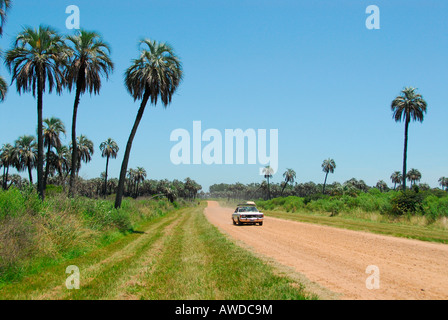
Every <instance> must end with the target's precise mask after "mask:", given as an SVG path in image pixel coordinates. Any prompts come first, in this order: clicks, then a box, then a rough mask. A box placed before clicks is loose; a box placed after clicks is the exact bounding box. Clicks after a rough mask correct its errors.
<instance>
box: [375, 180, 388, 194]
mask: <svg viewBox="0 0 448 320" xmlns="http://www.w3.org/2000/svg"><path fill="white" fill-rule="evenodd" d="M376 188H377V189H378V190H380V191H381V192H384V191H386V190H387V183H386V182H385V181H383V180H380V181H378V182H377V183H376Z"/></svg>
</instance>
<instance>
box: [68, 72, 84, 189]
mask: <svg viewBox="0 0 448 320" xmlns="http://www.w3.org/2000/svg"><path fill="white" fill-rule="evenodd" d="M78 82H79V81H78ZM80 96H81V87H80V85H79V84H78V85H77V86H76V95H75V104H74V105H73V118H72V163H71V170H70V182H69V189H68V194H69V196H70V197H73V196H74V195H75V179H76V176H77V174H76V173H77V168H76V167H77V164H78V145H77V143H76V118H77V116H78V106H79V101H80Z"/></svg>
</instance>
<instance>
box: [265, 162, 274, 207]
mask: <svg viewBox="0 0 448 320" xmlns="http://www.w3.org/2000/svg"><path fill="white" fill-rule="evenodd" d="M262 173H263V175H264V178H265V179H266V181H267V183H268V185H267V189H268V200H270V199H271V188H270V186H269V179H271V178H272V175H273V174H274V169H272V168H271V166H266V167H264V168H263V170H262Z"/></svg>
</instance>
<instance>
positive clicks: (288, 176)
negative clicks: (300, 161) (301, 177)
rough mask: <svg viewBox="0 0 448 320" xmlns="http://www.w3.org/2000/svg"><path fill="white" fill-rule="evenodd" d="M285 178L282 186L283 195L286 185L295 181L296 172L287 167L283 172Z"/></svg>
mask: <svg viewBox="0 0 448 320" xmlns="http://www.w3.org/2000/svg"><path fill="white" fill-rule="evenodd" d="M283 178H285V183H284V185H283V188H282V193H281V194H282V195H283V190H285V187H286V186H287V185H288V183H291V184H292V183H294V179H295V178H296V172H295V171H294V170H292V169H286V171H285V173H283Z"/></svg>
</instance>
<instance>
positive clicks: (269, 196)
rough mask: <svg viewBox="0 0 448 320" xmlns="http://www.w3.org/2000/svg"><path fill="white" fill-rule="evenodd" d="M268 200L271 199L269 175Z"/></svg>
mask: <svg viewBox="0 0 448 320" xmlns="http://www.w3.org/2000/svg"><path fill="white" fill-rule="evenodd" d="M268 200H271V188H270V187H269V176H268Z"/></svg>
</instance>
